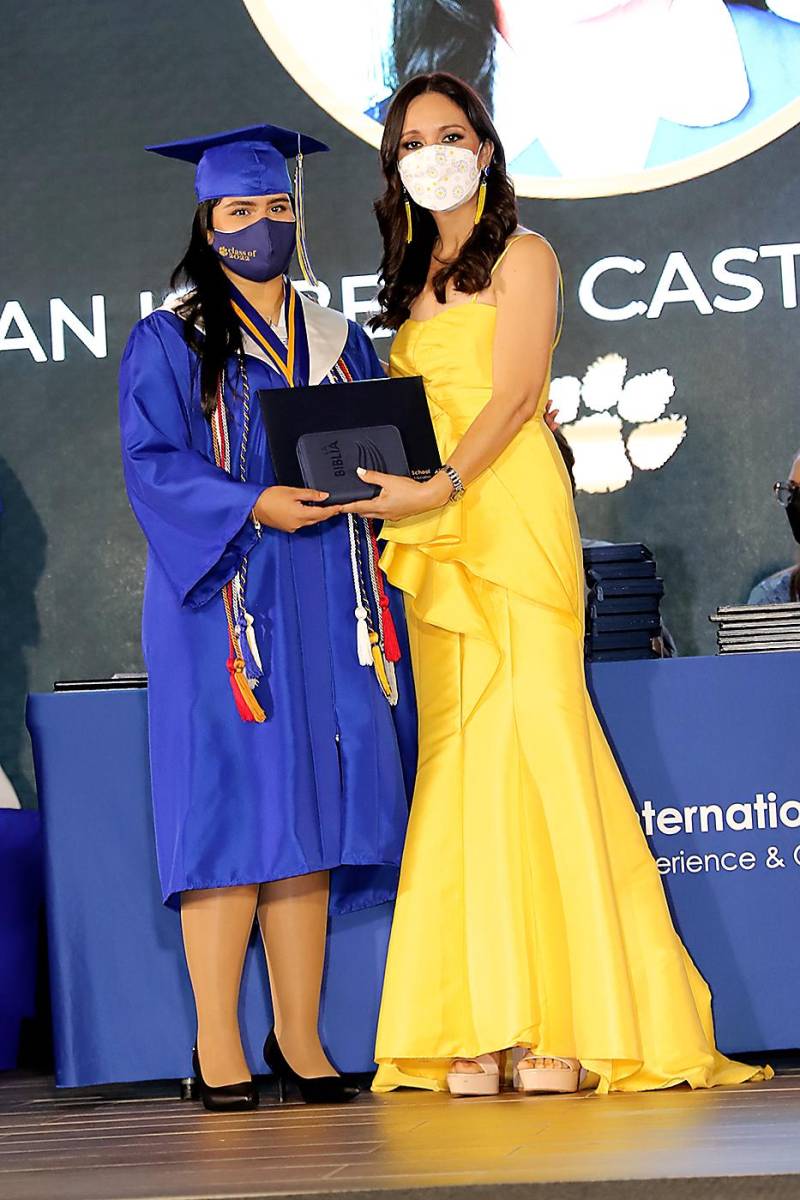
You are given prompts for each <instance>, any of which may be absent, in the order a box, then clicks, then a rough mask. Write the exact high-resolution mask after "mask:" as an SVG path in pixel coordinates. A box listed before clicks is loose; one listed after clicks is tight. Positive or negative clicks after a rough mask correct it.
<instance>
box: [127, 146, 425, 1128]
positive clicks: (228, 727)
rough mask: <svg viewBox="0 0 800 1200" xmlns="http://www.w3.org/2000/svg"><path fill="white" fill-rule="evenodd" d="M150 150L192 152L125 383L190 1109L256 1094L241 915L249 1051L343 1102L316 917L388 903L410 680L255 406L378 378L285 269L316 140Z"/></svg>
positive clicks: (409, 753) (392, 625)
mask: <svg viewBox="0 0 800 1200" xmlns="http://www.w3.org/2000/svg"><path fill="white" fill-rule="evenodd" d="M150 149H154V150H156V151H157V152H158V153H161V154H164V155H167V156H169V157H173V158H178V159H183V160H186V161H190V162H193V163H196V164H197V171H196V192H197V199H198V202H199V207H198V209H197V212H196V214H195V218H194V224H193V228H192V234H191V241H190V244H189V248H188V250H187V253H186V255H185V257H184V258H183V260H182V262H181V263H180V264H179V266H178V268H177V270H176V273H175V276H174V277H173V287H174V286H176V284H178V283H180V282H181V281H183V282H185V283H187V284H188V286H189V289H190V290H189V291H188V293H187V292H184V293H183V294H182V295H179V297H178V298H177V299H173V301H172V302H171V303H168V304H166V305H165V306H164V307H163V308H161V309H158V310H157V311H155V312H153V313H152V314H151V315H150V316H148V317H145V318H144V319H143V320H142V321H140V322H139V323H138V324H137V325H136V327H135V328H134V330H133V332H132V334H131V336H130V339H129V341H128V344H127V347H126V349H125V354H124V357H123V360H122V367H121V377H120V421H121V434H122V453H123V465H124V473H125V480H126V485H127V489H128V495H129V497H130V502H131V506H132V508H133V511H134V513H135V515H136V518H137V520H138V521H139V524H140V525H141V527H142V529H143V531H144V534H145V536H146V538H147V543H148V560H147V572H146V580H145V593H144V611H143V635H142V636H143V648H144V656H145V662H146V666H147V671H148V691H149V717H150V759H151V775H152V792H153V807H154V814H155V832H156V846H157V853H158V866H159V874H160V878H161V884H162V890H163V895H164V898H165V900H166V901H167V902H168V903H173V904H175V903H178V902H179V903H180V907H181V915H182V925H183V932H184V945H185V949H186V955H187V961H188V964H189V971H190V975H191V979H192V986H193V990H194V995H195V1001H196V1007H197V1017H198V1045H197V1058H198V1062H196V1074H197V1075H198V1077H199V1078H200V1080H201V1081H202V1085H203V1098H204V1100H205V1101H206V1103H207V1106H209V1107H212V1106H215V1107H221V1106H225V1107H231V1106H233V1107H252V1106H254V1105H255V1103H257V1092H256V1091H255V1089H254V1086H253V1084H252V1081H251V1080H250V1077H249V1070H248V1067H247V1064H246V1061H245V1058H244V1054H243V1051H242V1046H241V1041H240V1037H239V1029H238V1019H237V1003H238V991H239V983H240V978H241V970H242V964H243V960H244V953H245V948H246V944H247V940H248V937H249V934H250V930H251V928H252V925H253V920H254V917H255V916H256V914H257V916H258V920H259V923H260V926H261V932H262V935H263V938H264V943H265V947H266V952H267V960H268V966H269V974H270V984H271V990H272V999H273V1008H274V1010H275V1030H274V1033H273V1035H272V1037H271V1043H270V1045H268V1046H267V1048H266V1049H265V1053H266V1054H267V1057H268V1063H269V1065H270V1066H271V1067H272V1068H273V1069H274V1070H275V1071H276V1073H278V1074H279V1075H280V1074H281V1073H282V1072H283V1073H284V1074H287V1073H288V1074H289V1075H291V1074H292V1072H294V1073H295V1074H296V1075H297V1076H300V1077H302V1078H303V1079H305V1080H308V1079H309V1078H311V1077H319V1078H320V1079H321V1080H322V1082H321V1083H319V1084H318V1087H317V1092H319V1089H320V1088H321V1089H322V1092H324V1093H325V1094H324V1095H319V1094H314V1095H312V1094H311V1092H313V1088H312V1089H311V1092H309V1090H308V1087H306V1089H305V1090H306V1093H308V1098H316V1099H319V1098H322V1099H326V1098H327V1099H348V1098H350V1097H351V1094H352V1089H347V1088H346V1087H344V1085H343V1084H342V1082H341V1080H340V1079H339V1077H338V1076H337V1075H336V1074H335V1071H334V1068H333V1066H332V1065H331V1063H330V1062H329V1060H328V1059H327V1056H326V1054H325V1051H324V1050H323V1048H322V1046H321V1044H320V1041H319V1035H318V1032H317V1022H318V1006H319V995H320V985H321V977H322V969H323V961H324V951H325V934H326V920H327V913H328V911H329V909H330V911H332V912H337V913H341V912H349V911H353V910H355V909H358V908H363V907H366V906H369V905H374V904H380V903H382V902H384V901H386V900H389V899H391V898H392V897H393V896H394V894H395V891H396V886H397V879H398V867H399V864H400V859H401V854H402V848H403V838H404V833H405V825H406V817H407V811H408V799H409V796H410V794H411V790H412V784H413V775H414V771H415V755H416V713H415V708H414V698H413V685H412V681H411V673H410V663H409V656H408V650H407V643H406V634H405V626H404V621H403V616H402V604H401V603H400V601H399V598H398V596H397V595H396V594H395V593H394V592H393V591H392V589H391V588H390V587H389V586H388V585H387V584H386V583H385V581H384V580H383V578H382V577H381V575H380V573H379V572H378V571H377V570H376V567H375V563H376V559H377V553H376V545H375V541H374V530H373V529H372V528H371V527H370V526H369V525H367V524H366V523H364V522H363V521H360V522H357V521H355V520H354V519H353V518H352V517H347V516H343V515H341V514H340V513H339V510H338V509H332V508H328V507H321V506H319V505H316V506H312V505H310V504H309V501H310V500H319V499H321V498H322V496H321V494H319V493H312V492H308V491H305V490H300V489H293V488H286V487H280V486H277V481H276V478H275V474H274V471H273V467H272V463H271V460H270V455H269V450H268V446H267V440H266V435H265V430H264V426H263V423H262V420H261V414H260V406H259V403H258V400H257V393H258V392H259V391H261V392H263V391H264V390H267V389H273V388H285V387H291V386H295V385H297V386H299V385H303V384H307V383H311V384H320V383H323V384H325V383H331V384H334V383H344V384H345V385H346V383H347V381H348V380H351V379H369V378H375V377H378V376H380V375H381V374H382V368H381V365H380V362H379V361H378V359H377V357H376V355H375V351H374V349H373V347H372V343H371V342H370V340H369V338H368V337H367V335H366V334H365V333H364V332H363V330H362V329H361V328H360V327H359V326H358V325H357V324H355V323H354V322H350V321H348V320H346V318H345V317H344V316H342V314H340V313H338V312H334V311H332V310H330V309H327V308H322V307H321V306H319V305H318V304H316V303H315V302H314V301H312V300H311V299H309V298H308V297H307V296H305V295H303V294H301V293H300V292H299V291H298V290H296V289H295V288H293V287H292V286H291V284H290V282H289V280H288V276H287V274H286V272H287V270H288V268H289V263H290V261H291V258H292V254H293V251H294V250H295V248H297V251H298V256H299V258H300V261H301V265H302V266H303V268H304V270H307V254H306V250H305V239H304V236H303V231H302V220H296V216H295V211H294V206H293V200H292V195H291V184H290V180H289V175H288V172H287V166H286V158H287V157H289V156H294V155H295V154H297V152H298V149H299V150H300V151H302V152H303V153H305V154H308V153H311V152H314V151H316V150H324V149H327V147H324V146H323V145H322V144H321V143H318V142H315V141H314V140H313V139H311V138H306V137H300V136H299V135H297V134H294V133H292V132H291V131H286V130H281V129H278V128H277V127H274V126H260V127H256V128H249V129H245V130H236V131H232V132H229V133H224V134H219V135H216V136H214V137H210V138H204V139H200V140H194V141H190V142H181V143H174V144H170V145H167V146H159V147H150ZM299 163H300V167H301V169H302V154H301V155H300V156H299ZM295 191H296V192H297V193H298V199H300V198H301V187H300V186H298V184H297V180H296V188H295ZM300 215H301V214H300ZM335 403H336V400H335V393H332V394H331V404H332V405H335ZM278 1043H279V1045H278ZM281 1052H282V1056H285V1057H282V1056H281ZM287 1064H288V1065H287ZM290 1068H291V1070H290ZM201 1072H202V1073H201ZM325 1081H327V1082H325ZM326 1088H327V1091H326Z"/></svg>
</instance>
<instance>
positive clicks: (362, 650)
mask: <svg viewBox="0 0 800 1200" xmlns="http://www.w3.org/2000/svg"><path fill="white" fill-rule="evenodd" d="M355 612H356V645H357V646H358V661H359V662H360V663H361V666H362V667H371V666H372V643H371V642H370V640H369V626H368V625H367V610H366V609H365V608H364V607H363V606H362V605H361V604H359V606H358V608H357V609H356V610H355Z"/></svg>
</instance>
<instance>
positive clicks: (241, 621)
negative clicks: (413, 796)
mask: <svg viewBox="0 0 800 1200" xmlns="http://www.w3.org/2000/svg"><path fill="white" fill-rule="evenodd" d="M242 384H243V402H242V410H243V434H242V446H241V454H240V463H239V477H240V479H241V480H242V482H244V481H245V478H246V471H245V465H246V455H247V433H248V429H249V424H250V421H249V412H250V389H249V386H248V382H247V372H246V370H245V368H244V363H243V362H242ZM211 432H212V442H213V447H214V462H215V463H216V465H217V466H218V467H219V468H220V469H221V470H223V471H225V473H226V474H228V475H230V474H231V473H232V472H231V456H230V438H229V435H228V417H227V412H226V409H225V399H224V395H223V376H222V375H220V378H219V382H218V384H217V404H216V408H215V409H214V414H213V418H212V423H211ZM246 580H247V555H245V556H244V558H243V559H242V562H241V566H240V567H239V570H238V571H237V572H236V574H235V576H234V577H233V579H232V580H230V581H229V582H228V583H226V584H225V585H224V587H223V588H222V604H223V607H224V609H225V619H226V621H227V625H228V658H227V661H226V666H227V669H228V681H229V683H230V685H231V691H232V692H233V699H234V703H235V704H236V711H237V712H238V714H239V716H240V717H241V719H242V720H243V721H256V722H258V723H259V724H261V722H263V721H266V719H267V714H266V713H265V712H264V709H263V708H262V707H261V705H260V704H259V702H258V700H257V699H256V697H255V692H254V690H253V689H254V688H255V687H257V686H258V681H259V680H260V678H261V676H262V674H263V670H262V666H261V658H260V656H259V653H258V645H257V644H256V636H255V629H254V628H253V618H252V617H251V615H250V613H249V612H248V611H247V608H246V607H245V602H244V597H245V584H246Z"/></svg>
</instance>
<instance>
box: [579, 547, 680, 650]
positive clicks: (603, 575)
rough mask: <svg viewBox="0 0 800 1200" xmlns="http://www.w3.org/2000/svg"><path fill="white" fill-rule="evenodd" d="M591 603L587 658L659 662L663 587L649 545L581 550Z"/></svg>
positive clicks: (587, 603)
mask: <svg viewBox="0 0 800 1200" xmlns="http://www.w3.org/2000/svg"><path fill="white" fill-rule="evenodd" d="M583 564H584V567H585V570H586V582H587V585H588V589H589V591H588V598H587V602H586V657H587V658H588V659H591V660H592V661H594V662H613V661H620V660H623V659H629V658H657V657H658V655H657V653H656V650H655V649H654V647H653V639H654V638H658V637H660V635H661V611H660V604H661V597H662V596H663V594H664V582H663V580H661V579H659V578H658V576H657V575H656V564H655V560H654V558H653V555H652V554H651V552H650V551H649V550H648V549H647V546H643V545H642V544H641V543H640V542H627V543H623V544H620V545H614V546H587V547H585V549H584V551H583Z"/></svg>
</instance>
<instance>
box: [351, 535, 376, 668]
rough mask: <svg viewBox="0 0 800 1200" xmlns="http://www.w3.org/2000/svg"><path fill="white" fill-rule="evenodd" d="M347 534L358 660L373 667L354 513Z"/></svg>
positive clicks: (363, 665) (364, 665)
mask: <svg viewBox="0 0 800 1200" xmlns="http://www.w3.org/2000/svg"><path fill="white" fill-rule="evenodd" d="M347 534H348V537H349V539H350V569H351V571H352V573H353V590H354V592H355V596H356V607H355V616H356V650H357V651H358V661H359V663H360V664H361V666H362V667H371V666H372V645H371V643H370V639H369V625H368V624H367V609H366V606H365V604H364V594H363V592H362V590H361V577H360V572H359V569H358V546H357V543H356V538H357V537H358V530H357V528H356V519H355V517H354V516H353V514H352V513H348V514H347Z"/></svg>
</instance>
